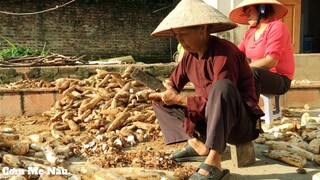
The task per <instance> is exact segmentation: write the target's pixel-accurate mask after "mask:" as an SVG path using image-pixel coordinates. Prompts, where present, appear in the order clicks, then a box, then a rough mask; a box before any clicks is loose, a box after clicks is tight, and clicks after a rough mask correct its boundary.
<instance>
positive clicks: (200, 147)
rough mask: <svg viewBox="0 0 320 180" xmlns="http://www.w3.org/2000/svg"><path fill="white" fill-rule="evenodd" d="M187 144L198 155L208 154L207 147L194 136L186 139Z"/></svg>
mask: <svg viewBox="0 0 320 180" xmlns="http://www.w3.org/2000/svg"><path fill="white" fill-rule="evenodd" d="M188 144H189V145H190V146H191V147H192V148H193V149H194V150H195V151H196V152H197V153H198V154H199V155H200V156H206V155H208V154H209V148H207V147H206V145H205V144H204V143H203V142H201V141H199V140H198V139H196V138H192V139H189V140H188Z"/></svg>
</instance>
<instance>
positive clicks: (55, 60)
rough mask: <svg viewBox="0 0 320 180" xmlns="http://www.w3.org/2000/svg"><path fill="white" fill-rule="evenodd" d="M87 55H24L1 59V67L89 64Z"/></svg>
mask: <svg viewBox="0 0 320 180" xmlns="http://www.w3.org/2000/svg"><path fill="white" fill-rule="evenodd" d="M84 57H85V55H83V56H80V57H76V56H64V55H61V54H53V53H51V54H49V55H47V56H23V57H20V58H14V59H5V60H2V61H0V67H30V66H61V65H76V64H87V61H84V60H83V58H84Z"/></svg>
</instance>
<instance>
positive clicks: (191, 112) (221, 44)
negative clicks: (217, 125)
mask: <svg viewBox="0 0 320 180" xmlns="http://www.w3.org/2000/svg"><path fill="white" fill-rule="evenodd" d="M170 79H171V81H172V82H173V85H174V88H175V89H176V90H177V91H178V92H180V91H181V90H182V89H183V87H184V86H185V85H186V84H187V83H188V82H189V81H191V82H192V83H193V84H194V86H195V91H196V96H189V97H188V107H187V109H186V110H187V111H186V112H187V113H186V117H187V118H189V119H190V120H191V121H193V122H197V121H199V120H205V107H206V102H207V98H208V94H209V92H210V90H211V87H212V85H213V84H214V83H215V82H216V81H217V80H219V79H229V80H231V82H233V83H234V85H235V86H236V87H237V89H238V91H239V93H240V95H241V98H242V100H243V102H244V104H245V105H246V107H248V108H247V109H249V111H251V113H252V114H255V115H257V116H259V117H260V116H261V115H263V111H262V110H261V109H260V107H259V106H258V104H257V103H258V101H257V98H256V94H255V86H254V79H253V75H252V72H251V69H250V67H249V64H248V63H247V61H246V58H245V55H244V54H243V53H242V52H241V51H240V50H239V49H238V48H237V46H235V45H234V44H232V43H231V42H229V41H226V40H223V39H219V38H217V37H212V38H211V39H210V45H209V48H208V49H207V51H206V52H205V54H204V55H203V57H202V58H201V59H198V55H197V54H196V53H190V52H187V51H186V52H185V54H184V56H183V58H182V60H181V62H180V63H179V64H178V66H177V67H176V69H175V70H174V71H173V73H172V74H171V77H170Z"/></svg>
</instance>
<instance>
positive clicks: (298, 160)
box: [263, 150, 307, 167]
mask: <svg viewBox="0 0 320 180" xmlns="http://www.w3.org/2000/svg"><path fill="white" fill-rule="evenodd" d="M263 155H265V156H267V157H269V158H272V159H277V160H280V161H282V162H285V163H287V164H290V165H293V166H296V167H304V166H305V165H306V164H307V159H306V158H304V157H301V156H298V155H297V154H294V153H291V152H289V151H285V150H269V151H265V152H263Z"/></svg>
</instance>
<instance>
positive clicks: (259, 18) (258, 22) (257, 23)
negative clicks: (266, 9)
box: [252, 11, 261, 28]
mask: <svg viewBox="0 0 320 180" xmlns="http://www.w3.org/2000/svg"><path fill="white" fill-rule="evenodd" d="M260 20H261V12H260V11H259V15H258V19H257V22H256V25H254V26H252V27H253V28H255V27H257V26H258V25H259V24H260Z"/></svg>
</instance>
